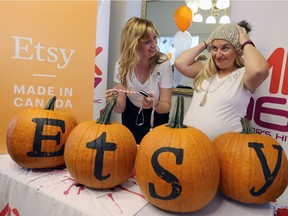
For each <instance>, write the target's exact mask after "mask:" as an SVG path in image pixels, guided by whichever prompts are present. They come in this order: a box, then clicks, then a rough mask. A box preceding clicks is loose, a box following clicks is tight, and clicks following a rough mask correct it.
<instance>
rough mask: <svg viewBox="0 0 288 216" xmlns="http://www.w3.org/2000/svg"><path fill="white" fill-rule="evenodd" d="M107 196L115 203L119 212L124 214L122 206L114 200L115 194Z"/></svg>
mask: <svg viewBox="0 0 288 216" xmlns="http://www.w3.org/2000/svg"><path fill="white" fill-rule="evenodd" d="M107 196H108V197H109V198H110V199H111V200H112V201H113V202H114V203H115V205H116V206H117V207H118V209H119V211H120V212H121V214H122V213H123V212H122V210H121V208H120V206H119V205H118V203H116V202H115V200H114V198H113V194H112V193H109V194H108V195H107Z"/></svg>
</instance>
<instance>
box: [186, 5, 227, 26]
mask: <svg viewBox="0 0 288 216" xmlns="http://www.w3.org/2000/svg"><path fill="white" fill-rule="evenodd" d="M185 2H186V5H187V6H188V7H189V8H190V9H191V10H192V12H193V22H203V16H202V15H201V13H200V9H202V10H211V13H210V16H208V17H207V18H206V22H205V23H207V24H215V23H216V17H217V16H218V15H219V10H225V13H224V15H223V16H222V17H221V18H220V19H219V23H220V24H225V23H230V22H231V21H230V17H229V16H228V15H227V12H226V9H227V8H229V7H230V0H185Z"/></svg>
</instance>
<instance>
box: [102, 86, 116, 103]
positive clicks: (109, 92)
mask: <svg viewBox="0 0 288 216" xmlns="http://www.w3.org/2000/svg"><path fill="white" fill-rule="evenodd" d="M117 97H118V90H117V89H116V88H113V89H108V90H106V91H105V98H106V100H112V99H113V98H117Z"/></svg>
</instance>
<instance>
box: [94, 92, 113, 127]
mask: <svg viewBox="0 0 288 216" xmlns="http://www.w3.org/2000/svg"><path fill="white" fill-rule="evenodd" d="M116 103H117V99H116V97H115V96H114V95H113V97H112V100H109V101H108V103H107V104H106V106H105V109H104V111H103V113H102V114H101V115H100V117H99V119H98V120H97V123H99V124H111V121H110V118H111V114H112V110H113V108H114V106H115V104H116Z"/></svg>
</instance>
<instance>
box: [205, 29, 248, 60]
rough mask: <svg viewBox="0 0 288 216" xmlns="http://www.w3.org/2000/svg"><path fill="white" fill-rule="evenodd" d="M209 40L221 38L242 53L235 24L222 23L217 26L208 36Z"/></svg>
mask: <svg viewBox="0 0 288 216" xmlns="http://www.w3.org/2000/svg"><path fill="white" fill-rule="evenodd" d="M210 39H211V42H212V41H213V40H215V39H222V40H226V41H228V42H230V43H231V44H232V45H233V46H234V47H235V49H236V51H237V52H238V54H239V55H243V51H242V49H241V45H240V43H239V32H238V29H237V27H236V24H231V23H229V24H224V25H220V26H218V27H217V28H216V29H215V30H214V31H213V32H212V34H211V36H210Z"/></svg>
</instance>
